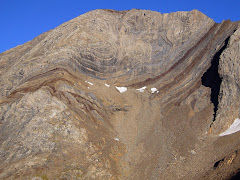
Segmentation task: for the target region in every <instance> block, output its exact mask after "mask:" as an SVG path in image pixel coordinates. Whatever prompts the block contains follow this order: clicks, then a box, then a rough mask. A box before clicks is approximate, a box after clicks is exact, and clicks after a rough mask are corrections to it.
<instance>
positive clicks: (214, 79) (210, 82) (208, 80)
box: [202, 36, 230, 121]
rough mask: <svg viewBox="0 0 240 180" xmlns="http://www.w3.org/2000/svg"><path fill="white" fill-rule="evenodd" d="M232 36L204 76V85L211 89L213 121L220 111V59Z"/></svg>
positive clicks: (216, 55)
mask: <svg viewBox="0 0 240 180" xmlns="http://www.w3.org/2000/svg"><path fill="white" fill-rule="evenodd" d="M229 39H230V36H229V37H228V38H227V39H226V40H225V44H224V45H223V47H222V48H221V49H220V50H219V51H218V52H217V53H216V54H215V55H214V57H213V59H212V61H211V66H210V68H209V69H208V70H207V71H206V72H205V73H204V74H203V76H202V85H204V86H206V87H210V88H211V102H212V103H213V105H214V115H213V121H215V119H216V115H217V110H218V103H219V102H218V95H219V92H220V85H221V82H222V79H221V77H220V76H219V73H218V66H219V59H220V55H221V54H222V52H223V51H224V50H225V49H226V47H227V45H228V41H229Z"/></svg>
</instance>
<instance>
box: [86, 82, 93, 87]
mask: <svg viewBox="0 0 240 180" xmlns="http://www.w3.org/2000/svg"><path fill="white" fill-rule="evenodd" d="M85 82H86V83H88V84H90V85H91V86H92V85H93V83H91V82H89V81H85Z"/></svg>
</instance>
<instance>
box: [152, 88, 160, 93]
mask: <svg viewBox="0 0 240 180" xmlns="http://www.w3.org/2000/svg"><path fill="white" fill-rule="evenodd" d="M151 91H152V94H153V93H155V92H157V93H159V91H158V90H157V88H155V87H154V88H151Z"/></svg>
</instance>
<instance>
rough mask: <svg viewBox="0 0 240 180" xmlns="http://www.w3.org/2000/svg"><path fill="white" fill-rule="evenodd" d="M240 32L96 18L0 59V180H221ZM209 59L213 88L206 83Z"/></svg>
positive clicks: (184, 20)
mask: <svg viewBox="0 0 240 180" xmlns="http://www.w3.org/2000/svg"><path fill="white" fill-rule="evenodd" d="M238 24H239V23H238V22H230V21H223V22H222V23H221V24H216V23H215V22H214V21H213V20H211V19H210V18H208V17H207V16H205V15H204V14H202V13H201V12H199V11H197V10H193V11H190V12H176V13H170V14H160V13H158V12H153V11H145V10H135V9H133V10H130V11H113V10H95V11H91V12H88V13H86V14H84V15H81V16H79V17H77V18H75V19H73V20H71V21H69V22H66V23H64V24H62V25H60V26H59V27H57V28H55V29H53V30H51V31H48V32H46V33H44V34H42V35H40V36H38V37H36V38H35V39H33V40H32V41H29V42H27V43H25V44H24V45H21V46H17V47H16V48H13V49H10V50H8V51H6V52H4V53H1V54H0V162H1V163H0V179H216V178H218V179H219V178H229V177H230V176H231V175H233V173H234V172H236V171H237V169H238V168H239V167H240V163H239V162H240V161H239V159H240V156H239V149H240V145H239V142H238V138H239V133H235V134H232V135H228V136H224V137H219V136H218V134H219V133H221V132H223V131H224V130H226V129H227V128H228V127H229V126H230V125H231V124H232V122H233V121H234V120H235V119H236V118H238V117H239V116H240V115H239V112H240V111H239V102H240V101H239V100H238V94H239V92H240V90H239V83H240V81H239V70H238V68H239V67H240V66H239V58H240V56H239V50H240V49H239V47H240V46H239V43H240V38H239V35H240V33H239V32H240V31H239V29H238ZM227 39H229V41H226V40H227ZM213 59H214V61H216V62H217V63H219V66H217V67H215V68H217V69H216V70H215V72H216V71H219V75H220V76H219V77H220V78H221V84H220V90H219V86H218V87H217V88H216V86H214V85H213V86H210V85H206V84H205V81H206V82H210V80H212V79H214V78H212V77H211V76H215V75H216V76H217V75H218V74H217V73H215V75H214V74H211V73H210V74H207V75H206V74H205V75H204V79H205V80H204V83H202V76H203V74H204V73H205V72H207V70H208V69H209V68H210V69H211V68H213V67H211V66H213V64H214V63H211V62H212V60H213ZM218 67H220V68H219V69H218ZM209 71H210V70H209ZM210 84H212V83H211V82H210ZM206 86H207V87H206ZM116 87H118V88H116ZM121 87H126V88H121ZM209 87H211V88H212V89H211V88H209ZM141 88H142V90H137V89H141ZM213 88H215V89H217V90H218V91H219V92H220V93H219V95H218V101H217V102H218V103H214V102H212V101H213V100H212V99H211V95H212V94H211V93H212V92H213V91H214V90H213ZM123 91H124V92H123ZM212 96H213V95H212ZM211 100H212V101H211ZM213 103H214V104H213ZM213 120H215V121H214V122H213Z"/></svg>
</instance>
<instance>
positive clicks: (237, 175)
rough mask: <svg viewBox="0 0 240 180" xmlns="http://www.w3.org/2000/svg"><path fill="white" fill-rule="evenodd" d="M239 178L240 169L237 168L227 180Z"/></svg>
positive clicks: (237, 179)
mask: <svg viewBox="0 0 240 180" xmlns="http://www.w3.org/2000/svg"><path fill="white" fill-rule="evenodd" d="M239 179H240V169H238V170H237V173H236V174H234V176H232V177H231V178H229V180H239Z"/></svg>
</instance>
